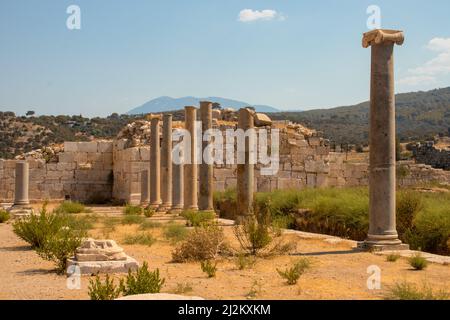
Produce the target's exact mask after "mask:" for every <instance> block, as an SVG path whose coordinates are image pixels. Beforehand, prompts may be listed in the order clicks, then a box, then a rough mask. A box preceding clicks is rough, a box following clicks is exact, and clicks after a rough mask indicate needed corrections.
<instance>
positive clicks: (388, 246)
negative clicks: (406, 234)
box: [357, 235, 409, 251]
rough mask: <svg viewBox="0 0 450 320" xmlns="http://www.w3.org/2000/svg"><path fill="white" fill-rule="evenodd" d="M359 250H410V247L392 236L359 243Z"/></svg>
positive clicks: (368, 238)
mask: <svg viewBox="0 0 450 320" xmlns="http://www.w3.org/2000/svg"><path fill="white" fill-rule="evenodd" d="M357 247H358V248H360V249H364V250H372V251H389V250H409V245H408V244H406V243H402V241H401V240H400V239H398V238H393V237H392V236H371V235H369V236H368V237H367V239H366V240H364V241H361V242H358V245H357Z"/></svg>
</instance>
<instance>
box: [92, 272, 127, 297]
mask: <svg viewBox="0 0 450 320" xmlns="http://www.w3.org/2000/svg"><path fill="white" fill-rule="evenodd" d="M88 290H89V291H88V294H89V297H90V298H91V300H114V299H117V298H118V297H119V296H120V292H121V290H120V287H117V286H116V285H115V284H114V280H113V279H110V277H109V275H106V278H105V282H104V283H103V282H102V281H101V280H100V277H99V276H98V275H97V276H96V277H95V280H92V279H90V280H89V289H88Z"/></svg>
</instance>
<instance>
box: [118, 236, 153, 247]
mask: <svg viewBox="0 0 450 320" xmlns="http://www.w3.org/2000/svg"><path fill="white" fill-rule="evenodd" d="M155 242H156V240H155V238H153V236H152V235H151V234H149V233H138V234H134V235H128V236H126V237H125V240H124V241H123V243H124V244H140V245H143V246H149V247H150V246H151V245H153V244H154V243H155Z"/></svg>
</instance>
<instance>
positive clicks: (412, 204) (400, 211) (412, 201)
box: [396, 190, 423, 234]
mask: <svg viewBox="0 0 450 320" xmlns="http://www.w3.org/2000/svg"><path fill="white" fill-rule="evenodd" d="M422 209H423V201H422V197H421V195H420V194H419V193H418V192H413V191H410V190H406V191H399V192H397V208H396V211H397V231H398V232H399V234H404V233H405V232H406V231H407V230H411V229H412V228H413V225H414V219H415V218H416V216H417V214H418V213H419V212H420V210H422Z"/></svg>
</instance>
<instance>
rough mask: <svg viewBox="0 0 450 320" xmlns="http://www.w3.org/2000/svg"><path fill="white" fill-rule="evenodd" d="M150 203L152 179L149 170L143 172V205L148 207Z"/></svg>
mask: <svg viewBox="0 0 450 320" xmlns="http://www.w3.org/2000/svg"><path fill="white" fill-rule="evenodd" d="M149 202H150V177H149V174H148V170H143V171H142V172H141V205H143V206H146V205H148V204H149Z"/></svg>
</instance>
